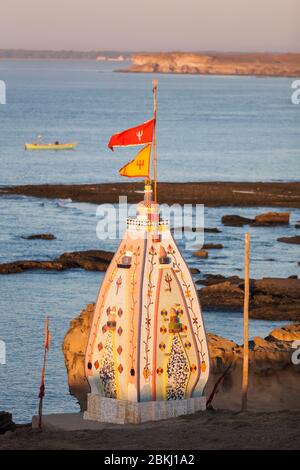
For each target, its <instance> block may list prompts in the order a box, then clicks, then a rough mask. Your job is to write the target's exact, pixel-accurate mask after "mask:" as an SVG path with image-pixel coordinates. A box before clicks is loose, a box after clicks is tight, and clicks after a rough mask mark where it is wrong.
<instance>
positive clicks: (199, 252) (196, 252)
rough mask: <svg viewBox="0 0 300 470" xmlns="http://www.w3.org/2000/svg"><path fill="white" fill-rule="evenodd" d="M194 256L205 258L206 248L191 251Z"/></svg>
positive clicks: (206, 255) (206, 256) (206, 254)
mask: <svg viewBox="0 0 300 470" xmlns="http://www.w3.org/2000/svg"><path fill="white" fill-rule="evenodd" d="M193 255H194V256H197V257H198V258H203V259H206V258H208V251H206V250H198V251H195V252H194V253H193Z"/></svg>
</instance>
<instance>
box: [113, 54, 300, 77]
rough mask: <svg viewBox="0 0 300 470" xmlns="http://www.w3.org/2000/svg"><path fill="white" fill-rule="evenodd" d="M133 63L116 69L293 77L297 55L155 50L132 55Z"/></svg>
mask: <svg viewBox="0 0 300 470" xmlns="http://www.w3.org/2000/svg"><path fill="white" fill-rule="evenodd" d="M132 63H133V65H132V66H131V67H130V68H128V69H122V70H119V72H143V73H177V74H202V75H205V74H206V75H261V76H264V75H266V76H274V77H280V76H281V77H297V76H299V75H300V54H263V53H253V54H252V53H251V54H250V53H215V54H192V53H182V52H176V53H175V52H174V53H156V54H136V55H133V56H132Z"/></svg>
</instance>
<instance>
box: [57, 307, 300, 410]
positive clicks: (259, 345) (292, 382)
mask: <svg viewBox="0 0 300 470" xmlns="http://www.w3.org/2000/svg"><path fill="white" fill-rule="evenodd" d="M93 311H94V304H89V305H87V307H86V308H85V309H84V310H82V312H81V313H80V315H79V316H78V317H77V318H75V319H74V320H72V321H71V323H70V328H69V330H68V332H67V334H66V336H65V338H64V341H63V353H64V357H65V365H66V369H67V374H68V382H69V389H70V393H71V394H72V395H74V396H75V397H76V398H77V399H78V402H79V404H80V408H81V410H85V409H86V398H87V393H88V392H89V385H88V382H87V380H86V378H85V375H84V354H85V348H86V343H87V338H88V334H89V331H90V326H91V322H92V315H93ZM208 340H209V351H210V358H211V374H210V379H209V382H208V385H207V389H206V396H207V397H209V396H210V393H211V391H212V389H213V387H214V384H215V383H216V382H217V380H218V378H219V377H220V376H221V375H222V374H223V373H224V371H225V370H226V368H228V366H229V365H230V364H231V368H230V370H229V372H228V373H227V374H226V376H225V378H224V380H223V383H222V385H221V386H220V388H219V391H218V393H217V394H216V396H215V397H214V400H213V405H214V406H215V407H220V408H225V409H239V407H240V403H241V373H242V357H243V346H240V345H238V344H237V343H235V342H234V341H231V340H228V339H226V338H222V337H220V336H218V335H215V334H210V333H209V334H208ZM296 340H300V324H294V325H287V326H285V327H283V328H276V329H274V330H273V331H271V332H270V334H269V335H268V336H267V337H266V338H260V337H255V338H254V339H253V340H251V341H250V342H249V348H250V373H249V380H250V383H249V409H253V410H260V411H262V410H279V409H285V408H291V409H295V408H300V364H298V365H297V364H293V362H292V355H293V354H295V349H293V342H294V341H296ZM297 358H298V356H297ZM299 360H300V352H299Z"/></svg>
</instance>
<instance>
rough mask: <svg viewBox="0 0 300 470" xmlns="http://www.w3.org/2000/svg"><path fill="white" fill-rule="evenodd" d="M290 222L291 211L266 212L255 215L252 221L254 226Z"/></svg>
mask: <svg viewBox="0 0 300 470" xmlns="http://www.w3.org/2000/svg"><path fill="white" fill-rule="evenodd" d="M289 223H290V213H289V212H265V213H264V214H259V215H257V216H256V217H255V219H254V221H253V222H251V225H252V226H253V227H265V226H270V225H271V226H272V225H288V224H289Z"/></svg>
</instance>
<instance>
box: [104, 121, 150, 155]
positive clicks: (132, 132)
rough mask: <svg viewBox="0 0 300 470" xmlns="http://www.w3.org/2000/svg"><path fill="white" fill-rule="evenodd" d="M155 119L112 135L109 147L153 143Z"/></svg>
mask: <svg viewBox="0 0 300 470" xmlns="http://www.w3.org/2000/svg"><path fill="white" fill-rule="evenodd" d="M153 129H154V119H150V121H146V122H144V123H143V124H140V125H139V126H136V127H132V128H130V129H126V130H125V131H123V132H119V133H118V134H114V135H112V136H111V138H110V140H109V143H108V147H109V148H110V149H111V150H113V149H114V147H129V146H134V145H145V144H151V143H152V139H153Z"/></svg>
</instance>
